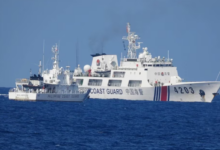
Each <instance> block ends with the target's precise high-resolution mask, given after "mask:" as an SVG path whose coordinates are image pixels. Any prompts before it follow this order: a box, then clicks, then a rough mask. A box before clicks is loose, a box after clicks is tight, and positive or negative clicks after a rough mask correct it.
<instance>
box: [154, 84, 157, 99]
mask: <svg viewBox="0 0 220 150" xmlns="http://www.w3.org/2000/svg"><path fill="white" fill-rule="evenodd" d="M156 91H157V89H156V87H155V88H154V101H155V97H156Z"/></svg>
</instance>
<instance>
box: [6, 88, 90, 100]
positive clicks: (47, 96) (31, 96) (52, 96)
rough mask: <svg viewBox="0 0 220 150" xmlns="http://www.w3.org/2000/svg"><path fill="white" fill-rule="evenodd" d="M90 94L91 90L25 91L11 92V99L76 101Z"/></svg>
mask: <svg viewBox="0 0 220 150" xmlns="http://www.w3.org/2000/svg"><path fill="white" fill-rule="evenodd" d="M88 95H89V90H88V92H87V93H85V94H56V93H25V92H9V99H13V100H27V101H74V102H80V101H83V100H85V99H86V98H87V97H88Z"/></svg>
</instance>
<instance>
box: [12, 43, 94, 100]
mask: <svg viewBox="0 0 220 150" xmlns="http://www.w3.org/2000/svg"><path fill="white" fill-rule="evenodd" d="M52 52H53V53H54V57H53V58H52V59H53V60H54V61H53V68H52V69H51V70H48V69H47V70H44V71H43V72H41V70H42V65H41V62H40V64H39V72H38V75H35V74H34V75H33V76H30V79H25V78H24V79H18V80H16V88H13V89H11V90H10V91H9V99H15V100H50V101H83V100H84V99H86V98H87V97H88V95H89V92H90V89H89V88H80V89H79V88H78V85H77V84H76V82H74V81H73V72H72V71H70V70H69V68H70V67H69V66H67V67H66V69H64V68H62V67H59V56H58V54H59V51H58V47H57V45H55V46H53V47H52Z"/></svg>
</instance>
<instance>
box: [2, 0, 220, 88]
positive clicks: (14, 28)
mask: <svg viewBox="0 0 220 150" xmlns="http://www.w3.org/2000/svg"><path fill="white" fill-rule="evenodd" d="M219 8H220V1H219V0H35V1H30V0H0V69H1V73H0V86H7V87H8V86H10V87H12V86H14V82H15V79H17V78H23V77H28V76H29V70H30V68H32V70H33V72H35V73H37V71H38V66H37V65H38V62H39V60H42V52H43V40H45V66H46V68H50V67H51V65H52V61H51V56H52V53H51V47H52V45H54V44H55V43H58V42H59V41H60V59H61V66H63V67H64V66H67V65H70V66H71V69H74V68H75V47H76V41H77V39H78V41H79V63H80V64H81V66H82V67H83V66H84V65H85V64H91V61H92V58H91V56H90V54H91V53H95V52H100V51H101V48H100V47H101V45H102V43H103V44H104V52H105V53H107V54H117V55H118V57H120V55H121V52H124V51H123V45H122V39H121V38H122V36H124V35H126V23H127V22H130V24H131V31H135V32H136V33H137V34H138V35H139V36H140V37H141V39H140V41H142V42H143V44H142V46H144V47H145V46H147V47H148V50H149V52H150V53H152V55H153V57H156V56H159V55H160V56H161V57H163V56H167V50H169V51H170V57H171V58H173V60H174V65H175V66H177V69H178V71H179V76H180V77H182V78H184V80H185V81H208V80H215V79H216V76H217V74H218V72H219V71H220V67H219V64H220V61H219V56H220V19H219V15H220V9H219ZM140 51H142V50H139V51H138V52H140ZM124 54H126V53H125V52H124Z"/></svg>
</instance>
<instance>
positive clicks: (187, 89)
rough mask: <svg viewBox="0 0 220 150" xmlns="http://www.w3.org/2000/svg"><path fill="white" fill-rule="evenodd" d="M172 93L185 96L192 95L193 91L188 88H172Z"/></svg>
mask: <svg viewBox="0 0 220 150" xmlns="http://www.w3.org/2000/svg"><path fill="white" fill-rule="evenodd" d="M174 91H175V92H176V93H180V94H185V93H186V94H189V93H192V94H194V90H193V88H192V87H189V88H187V87H174Z"/></svg>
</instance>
